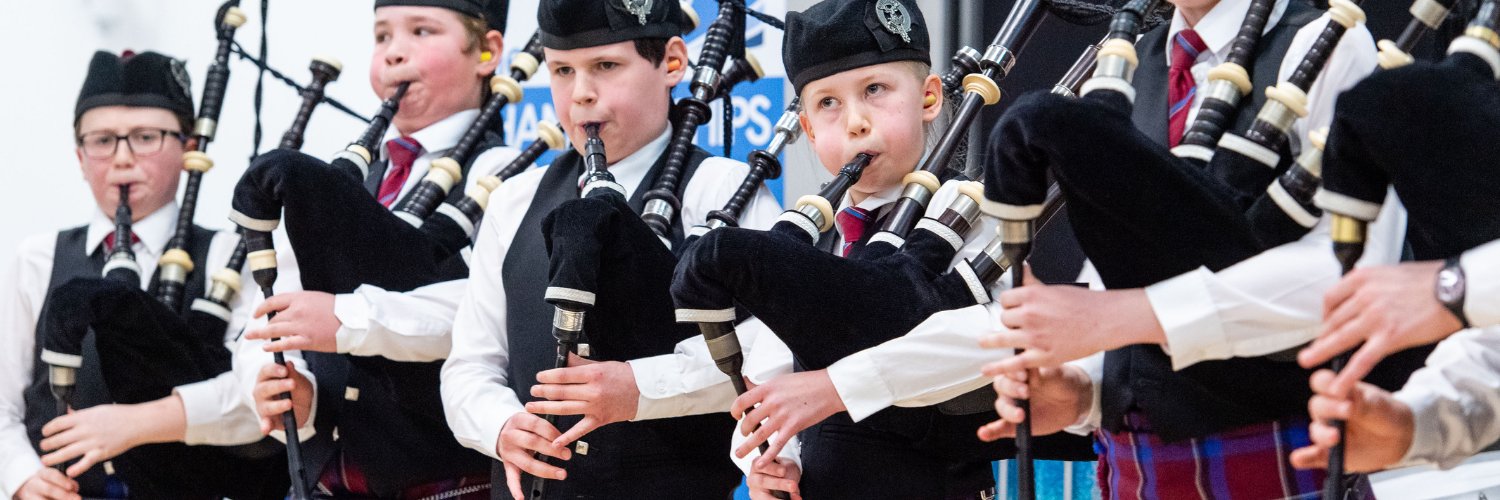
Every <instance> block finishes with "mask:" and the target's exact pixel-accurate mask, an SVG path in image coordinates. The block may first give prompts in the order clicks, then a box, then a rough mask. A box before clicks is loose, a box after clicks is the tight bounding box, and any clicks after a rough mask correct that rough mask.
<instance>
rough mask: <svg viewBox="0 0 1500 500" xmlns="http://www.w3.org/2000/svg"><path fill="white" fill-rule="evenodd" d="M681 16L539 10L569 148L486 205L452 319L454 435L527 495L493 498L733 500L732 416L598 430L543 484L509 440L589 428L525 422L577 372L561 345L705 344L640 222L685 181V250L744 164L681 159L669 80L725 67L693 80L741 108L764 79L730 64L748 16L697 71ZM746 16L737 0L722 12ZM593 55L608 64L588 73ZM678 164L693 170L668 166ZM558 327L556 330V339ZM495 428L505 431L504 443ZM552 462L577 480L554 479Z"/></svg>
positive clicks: (658, 11) (608, 6)
mask: <svg viewBox="0 0 1500 500" xmlns="http://www.w3.org/2000/svg"><path fill="white" fill-rule="evenodd" d="M681 9H682V6H681V5H679V4H678V3H677V2H662V1H653V2H633V1H630V2H622V1H609V2H593V1H546V2H542V3H541V5H540V7H539V9H538V14H537V15H538V25H539V27H540V29H541V33H542V35H541V41H542V46H543V47H544V50H545V53H546V56H547V64H548V66H549V70H550V72H551V87H552V89H551V90H552V97H553V101H552V102H553V105H554V108H555V110H556V113H557V117H558V120H559V122H560V125H562V128H563V129H564V131H566V133H567V136H568V138H569V140H570V141H571V145H572V146H573V147H572V148H570V149H569V150H566V151H563V152H562V153H561V154H559V155H558V156H557V157H556V158H555V159H554V160H553V161H552V163H551V164H550V165H547V166H545V167H542V168H539V169H532V170H528V171H526V172H524V173H521V174H520V175H516V176H514V177H511V178H510V179H508V180H505V181H504V182H502V183H500V185H499V186H498V187H497V188H496V189H495V190H494V191H493V193H492V194H491V195H490V197H489V201H488V203H487V206H486V212H487V213H486V215H485V217H484V218H483V220H482V222H480V223H479V226H480V227H479V228H478V230H477V231H478V232H477V236H476V241H477V244H476V247H475V250H474V255H473V257H472V258H471V261H470V265H471V273H470V279H469V286H470V289H471V293H470V294H469V296H468V298H467V299H466V300H465V302H464V303H463V304H461V305H460V306H459V312H458V315H457V317H456V318H455V320H454V326H453V335H454V348H453V353H454V354H453V357H451V358H450V359H449V362H448V364H447V365H446V366H445V369H444V372H443V397H444V401H445V404H447V406H448V409H449V413H450V416H452V417H451V418H450V424H453V425H452V426H453V431H454V434H455V436H456V437H458V439H459V441H460V442H462V443H464V444H465V445H467V446H469V447H471V448H473V449H475V450H478V451H481V452H484V453H486V454H490V455H491V456H493V457H495V458H499V459H501V460H502V463H500V464H497V465H496V466H495V476H494V477H495V478H496V479H495V481H496V482H497V483H498V482H501V481H510V482H514V483H517V486H516V490H515V491H507V490H509V488H504V489H497V495H500V497H501V498H510V497H511V496H517V497H520V496H525V497H530V498H538V497H539V498H573V497H579V496H589V495H602V496H610V497H612V498H661V497H681V498H696V497H716V496H725V495H728V494H729V493H730V492H731V491H732V490H733V489H734V487H735V486H736V485H738V483H739V482H740V478H741V477H742V475H741V474H740V473H739V472H738V471H736V470H735V468H734V466H733V464H731V463H730V462H729V461H728V451H729V450H728V442H727V441H726V440H725V437H727V436H728V433H729V432H730V429H731V428H732V426H733V425H734V422H733V420H732V419H730V418H728V417H727V416H726V415H723V414H722V413H720V414H709V415H692V416H675V417H677V418H659V419H652V420H643V421H632V422H618V423H612V424H610V425H606V426H603V427H600V428H598V429H595V430H592V431H590V432H588V433H587V434H586V435H584V436H583V437H582V438H581V439H580V440H578V441H576V442H571V443H564V446H566V448H567V449H568V450H569V451H570V455H569V456H568V457H567V458H566V460H563V459H560V458H551V457H548V458H546V462H545V464H546V465H547V467H546V469H545V470H547V471H548V472H546V473H544V474H542V477H540V478H539V477H535V475H536V474H537V473H538V471H537V469H540V468H541V467H540V466H537V467H525V466H524V465H523V466H522V467H511V466H510V465H511V464H514V463H517V462H524V463H535V462H531V459H532V457H533V454H534V453H536V452H538V451H544V450H539V449H534V448H530V447H526V446H517V445H516V444H514V443H513V442H511V441H509V440H508V439H507V438H506V434H507V433H509V432H510V429H517V428H518V426H519V428H520V429H525V428H526V427H528V426H544V428H555V429H557V430H559V431H561V432H567V431H569V430H570V429H574V428H575V426H577V425H579V424H578V422H580V421H581V419H580V418H579V417H577V416H558V417H557V418H556V419H555V420H553V421H554V422H556V424H555V427H553V426H554V424H552V423H549V422H548V421H547V420H543V419H542V418H540V417H537V416H533V415H531V414H529V413H525V412H522V409H523V406H522V405H523V404H525V403H527V402H531V401H534V400H536V399H537V398H536V397H535V395H534V394H533V392H532V388H533V387H534V386H536V385H537V384H536V379H537V374H538V373H540V372H543V371H545V370H550V369H554V368H555V367H556V366H558V361H559V359H562V360H563V361H566V358H560V357H559V356H560V355H561V354H562V353H563V352H564V351H561V350H559V349H560V348H559V346H560V345H561V346H571V345H575V344H574V343H575V342H576V345H577V346H578V347H577V352H578V355H579V356H582V357H585V358H588V359H591V360H595V361H601V362H602V361H625V360H630V359H634V358H636V357H640V356H652V355H665V354H670V353H672V352H673V350H674V344H678V343H679V342H692V341H696V340H697V339H696V333H697V332H696V331H695V329H693V328H692V327H691V326H690V325H677V324H676V323H675V322H674V321H673V319H672V316H671V312H672V310H671V307H670V298H669V297H668V295H667V290H668V285H669V283H670V279H671V276H672V274H671V273H672V268H673V266H675V264H676V258H675V257H674V256H673V254H672V251H671V250H669V249H668V247H667V245H666V244H664V242H663V238H661V237H659V233H657V232H656V231H655V230H653V228H652V227H650V226H648V225H647V224H648V223H647V222H646V221H645V220H644V219H643V218H642V215H641V214H642V213H643V211H644V210H645V206H646V205H647V198H648V197H650V196H653V195H652V194H650V193H659V192H658V191H655V188H656V187H658V186H661V185H662V182H665V181H667V180H669V178H672V179H670V180H671V182H672V183H673V185H672V186H671V187H670V188H669V189H667V190H665V191H661V192H670V193H672V194H673V197H675V198H676V200H677V203H676V204H675V206H673V211H672V214H671V215H670V217H669V218H668V219H667V223H668V224H667V226H666V228H667V229H668V231H667V233H666V234H665V236H666V240H667V242H669V243H671V244H673V246H674V247H675V246H678V245H680V244H681V243H682V242H683V240H684V238H685V237H686V233H687V230H688V229H689V228H691V227H693V226H697V225H703V224H706V223H707V214H708V212H710V211H713V210H716V209H719V208H721V207H723V206H724V205H725V203H726V201H728V200H729V199H730V198H731V197H733V195H734V193H735V190H736V189H735V188H736V185H737V184H739V182H740V180H741V179H742V178H744V177H745V176H746V175H747V173H748V172H749V169H748V168H747V167H746V166H745V165H744V164H742V163H739V162H735V161H732V160H728V159H724V158H715V157H711V156H710V155H709V153H708V152H707V151H705V150H703V149H701V148H698V147H696V146H693V145H692V144H691V143H690V142H689V143H686V144H685V145H684V146H685V149H684V152H683V153H679V155H680V156H681V158H677V159H676V160H675V161H673V160H672V158H676V156H674V154H673V153H672V152H671V151H673V149H674V148H675V147H677V146H676V145H674V144H673V137H674V136H681V135H682V130H683V129H681V128H676V127H679V126H681V123H678V121H677V120H675V119H674V118H678V117H681V116H682V115H684V114H686V113H688V111H686V110H685V109H677V110H673V107H672V105H673V103H672V100H671V99H670V95H669V94H668V92H667V90H668V89H669V87H667V86H663V85H662V84H666V83H668V82H671V83H675V82H677V81H680V80H681V79H683V78H687V77H688V76H689V75H690V74H692V73H693V72H695V71H696V72H697V73H699V74H708V72H712V73H718V74H719V75H720V78H718V79H716V80H714V81H706V80H694V81H695V82H697V83H694V84H691V85H690V86H691V87H693V89H695V93H696V94H697V99H698V100H700V101H702V103H703V104H705V105H706V104H707V103H709V102H712V101H713V100H715V99H718V98H724V99H728V98H729V97H730V93H731V92H732V91H733V85H734V83H736V81H737V80H741V79H753V78H758V76H759V71H758V70H756V69H755V68H754V67H753V66H754V65H751V64H749V63H748V62H747V63H745V64H739V63H736V61H739V60H748V58H740V57H738V56H734V57H730V56H729V51H728V50H727V49H728V45H733V44H734V41H733V40H731V39H738V38H740V37H741V36H742V34H740V33H739V32H738V31H739V30H738V28H736V27H735V23H734V22H733V21H734V19H732V17H735V16H728V17H726V16H723V15H721V16H720V17H717V18H714V19H712V20H709V19H705V22H708V23H710V25H711V28H710V32H711V33H713V34H714V35H713V38H714V39H716V40H719V39H720V38H722V40H720V41H718V42H715V43H713V44H709V45H712V46H714V47H717V48H714V49H713V51H717V52H721V53H720V54H719V55H718V56H715V57H707V56H706V55H704V54H700V55H698V57H696V58H694V59H695V60H696V63H697V65H696V68H694V67H693V66H692V65H690V64H688V54H687V51H686V50H685V44H684V43H683V42H682V41H681V39H680V38H679V37H678V35H679V34H680V33H683V32H684V31H686V30H685V28H688V27H689V25H690V24H691V20H690V19H689V17H688V16H686V15H685V12H684V11H683V10H681ZM740 9H741V7H740V6H737V5H732V3H731V2H726V3H725V4H724V5H723V6H722V7H721V9H720V12H721V14H723V13H734V12H738V11H739V10H740ZM740 15H743V14H740ZM721 44H722V45H724V47H719V45H721ZM708 52H709V51H708V50H707V49H705V54H708ZM708 55H712V54H708ZM596 59H598V60H609V61H613V62H614V64H613V67H612V68H610V69H605V68H603V67H600V66H598V65H596V64H595V63H593V62H591V61H594V60H596ZM716 61H717V62H716ZM747 69H748V71H747ZM720 71H722V73H719V72H720ZM648 82H649V83H648ZM658 82H661V83H658ZM570 95H571V97H569V96H570ZM707 111H708V110H707V109H704V110H703V113H704V117H706V116H707ZM695 126H696V125H695ZM590 129H593V130H596V132H595V133H596V134H597V137H598V139H597V141H596V140H595V139H592V138H591V137H590V136H591V134H590V133H589V130H590ZM689 132H691V131H689ZM688 137H689V138H691V133H689V134H688ZM603 151H608V157H607V158H604V157H603V156H602V153H603ZM669 163H670V164H671V166H676V167H677V168H678V169H680V170H677V171H669V168H668V167H669ZM599 167H603V168H599ZM606 173H607V174H609V177H612V178H613V181H610V180H609V179H608V178H607V177H606V176H605V175H604V174H606ZM752 193H754V195H753V196H752V197H750V199H749V200H746V201H747V203H746V207H745V209H746V211H745V216H744V218H743V220H742V221H741V222H742V223H745V224H747V225H752V226H753V227H765V226H766V225H768V224H769V221H770V220H771V219H772V218H773V217H774V213H775V211H776V206H775V200H774V198H772V197H771V196H770V194H769V192H767V191H766V190H764V189H763V188H760V187H758V186H757V188H756V189H755V190H754V191H752ZM499 214H503V215H499ZM477 290H485V292H477ZM554 318H556V319H557V320H558V321H561V323H558V324H557V325H561V326H559V327H556V328H555V325H554ZM579 319H581V320H582V325H581V326H582V331H581V332H579V331H577V330H576V328H577V327H578V326H580V325H578V324H577V321H578V320H579ZM563 327H566V328H563ZM560 342H561V343H560ZM585 345H586V346H587V348H586V349H585V348H584V346H585ZM564 349H566V347H564ZM497 356H500V357H499V358H497ZM496 380H501V381H503V383H499V384H496V383H495V381H496ZM719 411H722V409H721V410H719ZM507 416H509V417H507ZM518 422H529V423H527V424H524V425H523V424H518ZM493 426H500V427H493ZM499 428H504V429H507V431H506V432H501V433H500V434H499V435H496V434H495V432H494V431H495V430H496V429H499ZM549 449H550V447H549ZM512 453H513V454H512ZM547 454H548V455H553V454H554V453H551V452H549V453H547ZM508 457H514V458H508ZM553 467H556V468H560V469H562V470H564V471H566V478H565V479H561V480H558V478H557V477H556V476H554V475H553V474H554V472H552V468H553Z"/></svg>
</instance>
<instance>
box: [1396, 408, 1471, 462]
mask: <svg viewBox="0 0 1500 500" xmlns="http://www.w3.org/2000/svg"><path fill="white" fill-rule="evenodd" d="M1394 397H1395V398H1396V400H1397V401H1400V402H1402V403H1405V404H1406V406H1407V407H1408V408H1411V412H1412V424H1413V427H1415V428H1414V429H1413V430H1412V435H1411V447H1410V448H1407V449H1406V454H1405V455H1402V456H1401V461H1399V462H1396V464H1395V465H1392V466H1391V467H1390V468H1392V469H1394V468H1399V467H1408V466H1413V465H1427V464H1437V465H1439V466H1440V467H1442V468H1445V469H1446V468H1449V467H1452V466H1454V465H1457V464H1458V463H1459V462H1462V461H1463V459H1464V458H1468V457H1460V458H1458V459H1450V460H1447V461H1446V463H1445V461H1444V460H1442V458H1443V457H1442V455H1443V425H1442V416H1441V415H1439V414H1438V413H1439V412H1440V411H1441V410H1440V408H1439V406H1440V405H1439V401H1438V399H1439V396H1438V394H1437V393H1435V392H1432V391H1425V390H1402V391H1397V392H1396V393H1395V394H1394Z"/></svg>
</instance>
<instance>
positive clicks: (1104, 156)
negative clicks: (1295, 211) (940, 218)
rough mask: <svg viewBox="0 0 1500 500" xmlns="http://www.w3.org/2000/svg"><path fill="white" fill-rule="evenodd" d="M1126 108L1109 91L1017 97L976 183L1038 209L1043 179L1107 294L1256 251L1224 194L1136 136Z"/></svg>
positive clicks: (990, 194)
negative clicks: (1061, 203) (1052, 187)
mask: <svg viewBox="0 0 1500 500" xmlns="http://www.w3.org/2000/svg"><path fill="white" fill-rule="evenodd" d="M1129 110H1130V105H1129V103H1128V102H1127V101H1125V99H1124V97H1123V96H1121V95H1119V94H1117V93H1113V92H1100V93H1096V94H1089V95H1088V96H1084V97H1081V98H1076V99H1070V98H1065V97H1060V96H1054V95H1049V94H1042V93H1033V94H1028V95H1025V96H1022V97H1021V98H1020V99H1017V100H1016V102H1015V103H1014V104H1013V105H1012V106H1011V108H1010V109H1009V110H1008V111H1007V112H1006V113H1005V115H1004V116H1002V117H1001V118H1000V122H999V123H998V124H996V126H995V128H994V129H993V131H992V132H991V133H990V142H989V146H988V147H989V152H990V158H991V160H990V162H989V163H988V164H987V165H986V169H987V171H986V178H988V179H998V180H1001V181H1000V182H989V183H986V184H985V196H986V197H987V198H989V199H991V200H993V201H997V202H1000V203H1003V204H1007V205H1016V206H1027V205H1040V204H1041V203H1042V202H1043V201H1044V200H1045V198H1046V195H1047V179H1048V174H1049V172H1050V173H1051V175H1052V176H1054V177H1053V178H1054V179H1056V181H1057V183H1058V185H1059V187H1060V188H1061V189H1062V195H1063V197H1064V200H1066V201H1067V204H1068V210H1069V218H1070V221H1071V222H1072V223H1073V227H1074V229H1075V232H1076V234H1077V236H1078V242H1079V244H1080V246H1081V247H1082V248H1083V251H1084V254H1086V255H1088V256H1089V259H1091V260H1092V261H1093V262H1094V265H1095V268H1096V269H1098V271H1099V274H1100V277H1101V278H1102V279H1103V280H1104V283H1105V285H1107V286H1108V287H1110V288H1138V287H1143V286H1146V285H1150V284H1153V283H1156V282H1158V281H1161V280H1163V279H1166V278H1170V277H1173V276H1177V275H1179V274H1182V273H1185V272H1187V271H1191V270H1193V269H1195V268H1197V267H1198V266H1200V265H1202V266H1207V267H1208V268H1209V269H1212V270H1219V269H1223V268H1225V267H1229V266H1230V265H1232V264H1234V263H1236V262H1239V261H1241V260H1244V259H1246V258H1248V257H1251V256H1253V255H1255V254H1257V253H1259V251H1260V248H1259V245H1258V244H1257V243H1256V241H1255V239H1254V238H1253V237H1252V236H1251V233H1250V230H1249V227H1248V224H1247V223H1246V219H1245V217H1244V214H1243V212H1242V210H1243V209H1241V208H1239V207H1238V205H1237V204H1236V202H1235V200H1234V195H1233V194H1232V193H1231V190H1230V189H1228V188H1227V186H1226V185H1225V184H1223V183H1221V182H1220V181H1219V180H1218V179H1216V178H1214V177H1213V176H1212V175H1210V174H1209V172H1208V170H1205V169H1202V168H1199V167H1196V166H1194V165H1192V164H1190V163H1188V162H1187V161H1185V160H1182V159H1180V158H1178V157H1176V156H1175V155H1173V154H1172V153H1171V152H1170V151H1168V150H1167V148H1166V146H1164V145H1161V144H1160V143H1158V142H1156V141H1154V140H1152V139H1151V138H1149V137H1147V136H1145V135H1144V134H1142V133H1141V132H1140V131H1138V130H1137V129H1136V127H1135V125H1134V123H1133V122H1132V121H1131V115H1130V111H1129ZM1219 153H1220V154H1215V155H1214V156H1215V158H1216V160H1217V158H1218V157H1219V156H1221V155H1222V153H1223V151H1222V150H1221V151H1220V152H1219ZM1259 168H1262V169H1264V167H1259ZM1262 189H1264V187H1262Z"/></svg>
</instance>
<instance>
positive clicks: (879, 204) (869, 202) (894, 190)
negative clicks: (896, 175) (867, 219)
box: [839, 184, 906, 214]
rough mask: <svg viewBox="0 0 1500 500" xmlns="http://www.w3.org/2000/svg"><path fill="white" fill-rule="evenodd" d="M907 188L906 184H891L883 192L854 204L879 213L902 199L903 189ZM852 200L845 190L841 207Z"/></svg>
mask: <svg viewBox="0 0 1500 500" xmlns="http://www.w3.org/2000/svg"><path fill="white" fill-rule="evenodd" d="M905 188H906V185H905V184H897V185H895V186H891V187H890V188H888V189H885V190H883V191H881V192H878V193H875V194H872V195H869V196H866V197H865V199H864V201H861V202H859V203H857V204H854V206H856V207H859V208H862V209H865V210H868V211H870V213H872V214H876V213H879V212H880V210H881V209H884V208H885V207H886V206H888V205H890V204H892V203H895V202H896V200H899V199H901V191H902V190H903V189H905ZM850 201H851V199H850V197H849V193H847V192H845V193H844V199H842V200H839V207H847V206H849V205H850Z"/></svg>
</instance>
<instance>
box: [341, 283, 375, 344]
mask: <svg viewBox="0 0 1500 500" xmlns="http://www.w3.org/2000/svg"><path fill="white" fill-rule="evenodd" d="M333 315H334V317H336V318H338V320H339V329H338V331H337V332H334V342H335V343H336V344H337V349H338V352H339V353H342V354H348V353H349V352H352V351H353V350H354V348H355V347H358V346H360V345H362V344H364V342H365V336H367V335H369V333H370V304H369V302H366V301H365V298H364V297H361V296H359V295H358V294H353V293H342V294H339V295H337V296H335V297H334V298H333Z"/></svg>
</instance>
